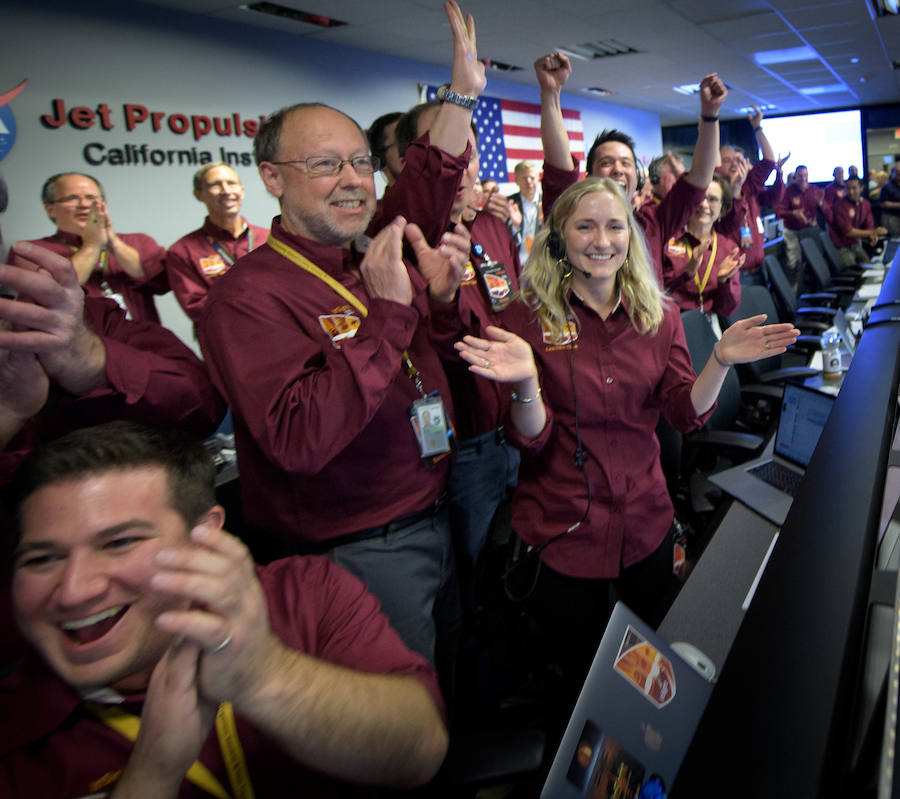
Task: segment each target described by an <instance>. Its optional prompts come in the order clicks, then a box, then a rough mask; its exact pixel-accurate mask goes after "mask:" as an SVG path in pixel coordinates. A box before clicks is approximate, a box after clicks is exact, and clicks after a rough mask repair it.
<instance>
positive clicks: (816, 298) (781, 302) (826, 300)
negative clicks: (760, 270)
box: [763, 255, 838, 333]
mask: <svg viewBox="0 0 900 799" xmlns="http://www.w3.org/2000/svg"><path fill="white" fill-rule="evenodd" d="M763 265H764V268H765V270H766V274H767V275H768V276H769V285H770V286H771V288H772V295H773V296H774V298H775V301H776V304H777V306H778V309H779V314H778V319H779V320H781V321H782V322H793V323H794V325H796V327H798V328H799V329H800V330H803V331H807V332H808V333H816V332H818V333H821V332H822V331H824V330H827V329H828V328H829V327H831V324H832V319H833V318H834V312H835V310H837V299H838V298H837V294H832V293H829V292H819V293H816V294H804V295H803V297H802V302H801V299H800V298H799V297H797V295H796V293H795V292H794V289H793V288H792V287H791V282H790V281H789V280H788V279H787V275H785V274H784V269H783V268H782V266H781V262H780V261H779V260H778V259H777V258H776V257H775V256H774V255H767V256H766V257H765V260H764V262H763Z"/></svg>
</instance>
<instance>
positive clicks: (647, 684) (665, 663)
mask: <svg viewBox="0 0 900 799" xmlns="http://www.w3.org/2000/svg"><path fill="white" fill-rule="evenodd" d="M613 668H614V669H615V670H616V671H617V672H619V674H621V675H622V677H624V678H625V679H626V680H628V682H629V683H631V684H632V685H633V686H634V687H635V688H636V689H637V690H638V691H640V692H641V693H642V694H643V695H644V697H645V698H646V699H647V701H649V702H651V703H652V704H654V705H655V706H656V707H658V708H661V707H665V706H666V705H667V704H669V702H671V701H672V699H673V698H674V696H675V672H674V670H673V668H672V663H671V662H670V661H669V660H668V658H665V657H663V655H662V654H661V653H660V652H659V650H658V649H656V647H654V646H653V645H652V644H651V643H650V642H649V641H647V640H646V639H645V638H644V637H643V636H642V635H641V634H640V633H639V632H638V631H637V630H635V629H634V627H632V626H631V625H630V624H629V625H628V627H626V628H625V635H624V636H623V637H622V644H621V645H620V646H619V654H618V655H617V656H616V662H615V663H614V664H613Z"/></svg>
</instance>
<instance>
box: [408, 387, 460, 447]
mask: <svg viewBox="0 0 900 799" xmlns="http://www.w3.org/2000/svg"><path fill="white" fill-rule="evenodd" d="M409 423H410V424H411V425H412V429H413V432H414V433H415V436H416V441H418V442H419V451H420V452H421V454H422V457H423V458H425V459H426V460H431V461H433V462H434V461H437V460H439V457H440V456H443V455H446V454H447V453H449V452H450V448H451V447H450V440H451V436H452V433H451V431H450V426H449V424H447V414H446V412H445V410H444V402H443V400H441V398H440V396H439V395H438V394H431V395H429V396H427V397H421V398H419V399H417V400H416V401H415V402H413V404H412V405H410V406H409Z"/></svg>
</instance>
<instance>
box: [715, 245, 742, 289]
mask: <svg viewBox="0 0 900 799" xmlns="http://www.w3.org/2000/svg"><path fill="white" fill-rule="evenodd" d="M746 260H747V255H746V253H742V252H741V251H740V250H732V251H731V252H730V253H728V255H726V256H725V258H724V259H723V260H722V263H721V264H720V265H719V271H718V272H717V273H716V278H717V280H718V281H719V282H720V283H721V282H723V281H725V280H728V279H729V278H730V277H731V276H732V275H733V274H734V273H735V272H737V271H738V269H740V268H741V267H742V266H743V265H744V261H746Z"/></svg>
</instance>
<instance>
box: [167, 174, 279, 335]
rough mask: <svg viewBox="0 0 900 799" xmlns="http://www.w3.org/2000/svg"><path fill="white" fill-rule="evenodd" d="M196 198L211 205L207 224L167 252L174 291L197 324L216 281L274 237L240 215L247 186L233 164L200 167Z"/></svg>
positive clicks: (195, 183)
mask: <svg viewBox="0 0 900 799" xmlns="http://www.w3.org/2000/svg"><path fill="white" fill-rule="evenodd" d="M194 197H195V198H196V199H197V200H198V201H199V202H201V203H203V204H204V205H205V206H206V212H207V215H206V220H205V221H204V222H203V226H202V227H200V228H198V229H197V230H195V231H194V232H193V233H188V234H187V235H186V236H182V237H181V238H180V239H178V241H176V242H175V243H174V244H173V245H172V246H171V247H169V251H168V252H167V253H166V271H167V272H168V273H169V283H170V285H171V286H172V291H173V292H174V293H175V298H176V299H177V300H178V304H179V305H181V307H182V308H183V309H184V312H185V313H186V314H187V315H188V316H189V317H190V319H191V321H192V322H196V321H197V319H198V318H199V316H200V311H201V309H202V308H203V304H204V303H205V302H206V295H207V294H208V293H209V287H210V286H211V285H212V282H213V281H214V280H216V279H217V278H220V277H221V276H222V275H224V274H225V273H226V272H227V271H228V270H229V269H230V268H231V267H232V266H233V265H234V262H235V261H237V259H238V258H240V257H242V256H244V255H246V254H247V253H248V252H250V251H251V250H253V249H254V248H255V247H259V245H260V244H265V242H266V239H267V238H268V237H269V231H268V230H267V229H266V228H262V227H257V226H256V225H251V224H250V223H249V222H248V221H247V220H246V219H244V217H243V216H241V202H242V201H243V199H244V186H243V184H242V183H241V179H240V177H238V174H237V172H235V171H234V170H233V169H232V168H231V167H230V166H228V164H225V163H223V162H221V161H216V162H213V163H211V164H205V165H204V166H202V167H200V169H198V170H197V171H196V172H195V173H194Z"/></svg>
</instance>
